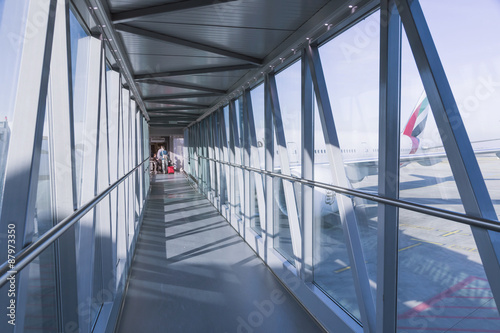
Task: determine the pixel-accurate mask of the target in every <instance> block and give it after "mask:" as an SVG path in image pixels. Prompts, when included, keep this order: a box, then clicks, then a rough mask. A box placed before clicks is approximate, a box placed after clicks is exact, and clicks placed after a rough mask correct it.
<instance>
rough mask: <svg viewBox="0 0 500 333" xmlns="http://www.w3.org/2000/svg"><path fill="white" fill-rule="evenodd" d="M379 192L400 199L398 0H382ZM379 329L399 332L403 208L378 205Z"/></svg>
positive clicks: (399, 23)
mask: <svg viewBox="0 0 500 333" xmlns="http://www.w3.org/2000/svg"><path fill="white" fill-rule="evenodd" d="M380 21H381V22H384V24H382V25H381V29H380V113H379V175H378V177H379V178H378V192H379V195H381V196H384V197H388V198H393V199H398V198H399V173H400V171H399V170H400V165H399V151H400V104H401V101H400V99H401V87H400V85H401V34H402V28H401V19H400V17H399V14H398V12H397V8H396V4H395V2H394V0H383V1H381V10H380ZM377 215H378V230H377V233H378V234H377V299H376V305H377V307H376V308H377V312H376V316H377V318H376V319H377V323H376V324H377V327H376V330H377V332H396V329H397V315H396V314H397V285H398V233H399V208H398V207H397V206H391V205H385V204H379V205H378V214H377Z"/></svg>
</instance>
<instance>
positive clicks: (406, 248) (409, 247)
mask: <svg viewBox="0 0 500 333" xmlns="http://www.w3.org/2000/svg"><path fill="white" fill-rule="evenodd" d="M421 244H422V243H416V244H413V245H410V246H407V247H403V248H402V249H399V250H398V252H401V251H404V250H408V249H411V248H412V247H415V246H419V245H421Z"/></svg>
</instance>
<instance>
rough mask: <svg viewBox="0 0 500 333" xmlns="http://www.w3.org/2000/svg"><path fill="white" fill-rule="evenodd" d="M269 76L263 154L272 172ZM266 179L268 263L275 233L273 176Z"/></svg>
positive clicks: (266, 82)
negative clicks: (264, 150) (264, 151)
mask: <svg viewBox="0 0 500 333" xmlns="http://www.w3.org/2000/svg"><path fill="white" fill-rule="evenodd" d="M269 91H270V89H269V77H268V76H267V75H266V76H265V82H264V101H265V106H264V107H265V110H264V126H265V132H264V143H265V148H266V154H265V167H266V171H269V172H274V138H273V136H274V131H273V128H274V125H273V111H272V104H271V94H270V93H269ZM265 181H266V195H265V198H266V219H265V221H264V225H263V226H262V229H263V234H264V248H265V253H264V260H265V262H266V263H268V253H269V250H270V249H272V248H273V246H274V244H273V239H274V236H275V235H276V232H275V230H274V223H273V220H274V193H273V189H274V185H273V177H271V176H265Z"/></svg>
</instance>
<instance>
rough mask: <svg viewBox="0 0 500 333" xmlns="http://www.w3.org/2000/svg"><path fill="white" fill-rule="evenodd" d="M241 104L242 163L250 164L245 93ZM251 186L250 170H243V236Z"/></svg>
mask: <svg viewBox="0 0 500 333" xmlns="http://www.w3.org/2000/svg"><path fill="white" fill-rule="evenodd" d="M242 99H243V103H242V104H243V105H241V106H240V107H242V108H243V117H242V118H241V120H240V121H241V122H242V123H243V126H241V128H242V132H243V133H241V135H242V137H243V163H242V164H243V165H245V166H250V137H249V132H250V131H249V128H248V102H247V96H246V94H243V96H242ZM252 191H253V187H251V186H250V171H248V170H244V171H243V190H242V191H240V193H242V197H243V200H244V201H243V202H242V203H241V204H242V207H243V208H244V209H243V217H244V228H243V232H244V234H243V238H245V233H246V228H250V221H251V212H250V199H251V198H252Z"/></svg>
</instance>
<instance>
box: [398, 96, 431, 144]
mask: <svg viewBox="0 0 500 333" xmlns="http://www.w3.org/2000/svg"><path fill="white" fill-rule="evenodd" d="M429 109H430V106H429V100H428V99H427V95H426V94H425V91H423V92H422V95H421V96H420V98H419V99H418V102H417V105H416V106H415V108H414V109H413V112H412V114H411V116H410V119H408V122H407V123H406V126H405V128H404V131H403V134H404V135H406V136H409V137H410V138H417V137H418V136H419V135H420V134H422V132H423V131H424V128H425V124H426V122H427V116H428V115H429Z"/></svg>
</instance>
